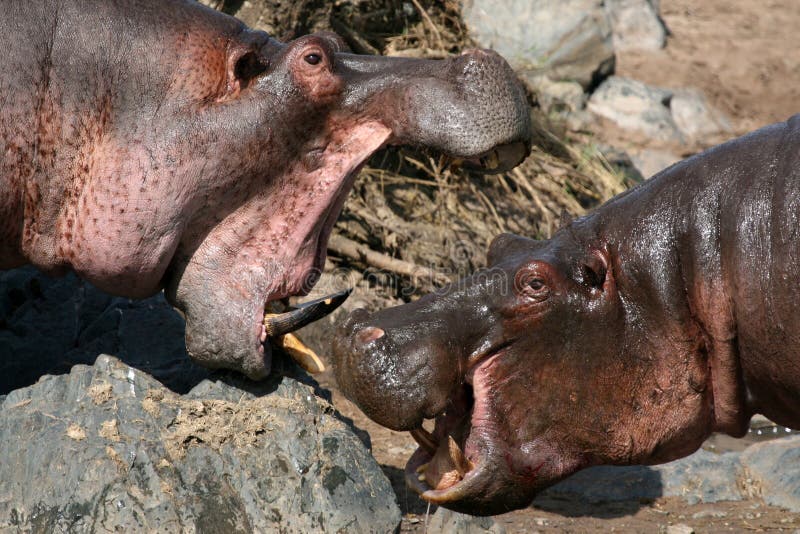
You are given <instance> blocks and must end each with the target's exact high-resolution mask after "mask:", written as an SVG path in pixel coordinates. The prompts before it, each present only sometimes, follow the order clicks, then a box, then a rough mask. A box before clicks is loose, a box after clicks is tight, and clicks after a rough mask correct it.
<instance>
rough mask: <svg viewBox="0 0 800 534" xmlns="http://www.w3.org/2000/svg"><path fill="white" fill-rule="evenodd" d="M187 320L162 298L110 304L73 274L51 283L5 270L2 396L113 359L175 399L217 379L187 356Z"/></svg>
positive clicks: (0, 291)
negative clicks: (105, 356)
mask: <svg viewBox="0 0 800 534" xmlns="http://www.w3.org/2000/svg"><path fill="white" fill-rule="evenodd" d="M183 331H184V323H183V320H182V319H181V317H180V316H179V315H178V314H177V313H176V312H175V311H174V310H173V309H172V306H170V305H169V303H167V301H166V300H165V299H164V296H163V295H161V294H159V295H156V296H154V297H151V298H149V299H145V300H138V301H134V300H129V299H125V298H120V297H112V296H110V295H108V294H106V293H103V292H102V291H100V290H98V289H96V288H94V287H93V286H92V285H90V284H88V283H86V282H84V281H82V280H79V279H78V278H77V277H75V276H74V275H73V274H69V275H67V276H65V277H63V278H57V279H56V278H50V277H48V276H45V275H44V274H42V273H40V272H39V271H37V270H36V269H34V268H32V267H24V268H21V269H16V270H12V271H0V394H6V393H9V392H10V391H13V390H15V389H19V388H22V387H26V386H29V385H31V384H34V383H35V382H36V381H37V380H39V378H40V377H41V376H43V375H47V374H50V375H58V374H65V373H68V372H69V371H70V369H71V368H72V366H73V365H75V364H79V363H82V364H87V365H91V364H92V363H94V360H95V358H97V356H98V355H99V354H114V355H115V356H117V357H118V358H119V359H121V360H122V361H124V362H125V363H126V364H128V365H130V366H132V367H135V368H137V369H140V370H141V371H144V372H146V373H148V374H149V375H151V376H153V377H155V378H156V379H157V380H158V381H160V382H161V383H162V384H164V385H165V386H166V387H168V388H169V389H171V390H172V391H174V392H176V393H185V392H187V391H189V390H190V389H192V388H193V387H194V386H195V385H197V384H198V383H200V382H201V381H202V380H203V379H205V378H209V377H210V376H211V372H210V371H208V370H206V369H203V368H201V367H199V366H197V365H194V364H193V363H192V362H191V361H190V360H189V357H188V355H187V354H186V347H185V344H184V341H183V336H184V334H183Z"/></svg>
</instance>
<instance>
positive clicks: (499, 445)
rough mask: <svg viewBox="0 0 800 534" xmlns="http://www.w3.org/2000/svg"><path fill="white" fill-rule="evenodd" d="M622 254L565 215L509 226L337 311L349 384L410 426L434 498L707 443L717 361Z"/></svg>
mask: <svg viewBox="0 0 800 534" xmlns="http://www.w3.org/2000/svg"><path fill="white" fill-rule="evenodd" d="M612 258H613V254H611V253H610V252H609V251H608V250H607V248H606V247H605V246H603V245H601V244H598V245H597V246H592V245H588V246H587V245H586V244H584V243H581V242H579V241H578V240H576V239H574V238H573V236H572V235H571V233H570V232H569V231H567V230H562V231H561V232H559V233H558V234H557V235H556V236H555V237H554V238H553V239H552V240H549V241H534V240H530V239H525V238H522V237H517V236H512V235H502V236H500V237H498V238H496V239H495V240H494V242H493V243H492V245H491V246H490V249H489V253H488V268H487V269H485V270H483V271H479V272H477V273H476V274H474V275H473V276H472V277H470V278H468V279H465V280H462V281H460V282H459V283H457V284H454V285H453V286H451V287H448V288H445V289H443V290H441V291H440V292H438V293H433V294H430V295H427V296H425V297H423V298H421V299H419V300H418V301H416V302H413V303H411V304H407V305H403V306H399V307H396V308H390V309H386V310H381V311H379V312H377V313H375V314H373V315H369V314H368V313H366V312H365V311H363V310H356V311H355V312H353V313H352V314H351V316H350V317H349V318H348V319H347V321H346V322H345V323H344V324H343V325H342V326H341V328H340V331H339V332H338V333H337V336H336V339H335V341H334V360H335V371H336V378H337V381H338V383H339V386H340V387H341V388H342V390H343V392H344V393H345V394H346V395H347V396H348V397H349V398H350V399H352V400H353V401H354V402H356V404H357V405H358V406H359V407H360V408H361V409H362V410H363V411H364V412H365V413H366V414H367V415H368V416H369V417H370V418H372V419H374V420H375V421H376V422H378V423H380V424H382V425H385V426H388V427H390V428H393V429H396V430H409V431H411V433H412V435H413V436H414V438H415V439H416V441H417V442H418V444H419V445H420V447H419V448H418V450H417V451H416V452H415V453H414V454H413V456H412V457H411V459H410V460H409V462H408V464H407V466H406V480H407V482H408V484H409V485H410V486H411V487H412V488H414V489H415V490H416V491H418V492H419V493H421V494H422V496H423V497H424V498H425V499H427V500H429V501H431V502H434V503H437V504H440V505H443V506H446V507H448V508H452V509H455V510H458V511H463V512H467V513H471V514H495V513H502V512H505V511H508V510H511V509H515V508H519V507H522V506H526V505H527V504H528V503H530V501H531V500H532V499H533V497H534V496H535V494H536V493H537V492H538V491H540V490H541V489H543V488H545V487H547V486H549V485H552V484H553V483H555V482H557V481H559V480H561V479H563V478H564V477H566V476H568V475H570V474H571V473H573V472H575V471H576V470H578V469H581V468H584V467H587V466H590V465H596V464H630V463H657V462H663V461H668V460H671V459H674V458H677V457H680V456H683V455H685V454H688V453H689V452H691V451H693V450H695V449H696V448H697V447H698V446H699V445H700V443H701V442H702V440H703V439H704V437H705V436H706V434H707V430H706V429H707V428H709V426H710V425H709V419H710V417H711V415H710V411H711V409H710V407H709V401H708V398H707V395H706V394H705V389H706V387H705V386H706V379H707V370H706V363H705V362H704V361H703V360H702V359H701V358H699V357H698V356H697V355H696V353H697V350H696V349H697V347H696V346H694V345H692V343H693V342H692V341H687V340H685V339H680V336H677V335H672V336H670V335H669V332H667V333H666V335H665V332H663V331H662V330H661V329H662V328H668V327H667V326H665V325H664V324H663V323H664V322H662V324H655V325H654V324H653V323H652V321H650V320H649V319H650V318H648V317H647V314H648V310H647V308H646V306H642V307H639V308H637V307H636V305H633V306H631V305H630V303H626V302H625V299H624V298H623V297H621V292H620V291H619V287H618V280H617V278H618V277H617V275H616V272H617V270H618V266H617V265H615V264H614V261H613V259H612ZM664 339H668V340H669V342H665V341H664ZM426 418H435V427H434V429H433V431H432V432H431V431H428V430H425V429H424V428H423V427H422V423H423V420H424V419H426Z"/></svg>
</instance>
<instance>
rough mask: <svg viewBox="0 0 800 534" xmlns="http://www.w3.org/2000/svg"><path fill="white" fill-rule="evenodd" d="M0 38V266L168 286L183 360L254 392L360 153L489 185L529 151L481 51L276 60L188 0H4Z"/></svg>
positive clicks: (296, 54) (328, 52)
mask: <svg viewBox="0 0 800 534" xmlns="http://www.w3.org/2000/svg"><path fill="white" fill-rule="evenodd" d="M0 35H2V37H3V39H2V42H3V51H2V54H0V269H10V268H13V267H16V266H19V265H23V264H25V263H32V264H34V265H36V266H37V267H39V268H40V269H42V270H44V271H45V272H48V273H53V274H59V273H63V272H65V271H67V270H70V269H71V270H74V271H75V272H77V273H78V274H79V275H80V276H82V277H83V278H85V279H86V280H88V281H90V282H91V283H93V284H95V285H96V286H98V287H100V288H101V289H103V290H106V291H108V292H111V293H114V294H117V295H124V296H129V297H145V296H148V295H151V294H153V293H155V292H157V291H159V290H160V289H161V288H165V289H166V294H167V298H168V299H169V300H170V301H171V302H172V303H173V304H174V305H175V306H176V307H177V308H179V309H180V310H182V312H183V313H184V314H185V317H186V344H187V347H188V350H189V352H190V354H191V355H192V357H193V358H194V359H195V360H196V361H198V362H199V363H202V364H203V365H206V366H209V367H228V368H233V369H238V370H240V371H242V372H244V373H246V374H247V375H249V376H250V377H253V378H259V377H263V376H265V375H266V374H268V373H269V370H270V349H269V345H267V348H266V349H265V348H264V345H263V344H262V341H263V340H264V339H265V337H266V334H267V331H266V330H269V329H265V328H264V326H263V325H262V319H263V317H264V313H265V309H267V310H268V311H269V310H270V309H271V308H270V303H272V302H274V301H277V300H279V299H282V298H284V297H287V296H289V295H295V294H302V293H304V292H306V291H307V290H308V289H309V288H310V286H311V284H313V282H314V280H315V275H316V273H317V272H318V270H319V268H320V267H321V266H322V265H323V260H324V258H325V250H326V243H327V239H328V235H329V233H330V231H331V227H332V225H333V223H334V220H335V219H336V217H337V215H338V214H339V212H340V210H341V207H342V203H343V202H344V199H345V196H346V195H347V192H348V191H349V189H350V186H351V183H352V180H353V178H354V176H355V175H356V173H357V170H358V169H359V167H360V166H361V164H362V163H363V162H364V161H365V160H366V159H367V158H368V157H369V156H370V155H371V154H372V153H374V152H375V151H376V150H378V149H379V148H381V147H383V146H386V145H388V144H413V145H423V146H427V147H431V148H434V149H437V150H440V151H442V152H444V153H446V154H448V155H451V156H454V157H459V158H465V159H466V160H468V161H471V162H473V165H474V166H475V167H478V168H484V167H486V166H488V167H489V169H487V170H491V171H498V170H502V169H506V168H509V167H512V166H514V165H516V164H517V163H519V162H520V161H521V160H522V158H523V157H524V156H525V155H526V154H527V152H528V148H529V144H530V124H529V115H528V113H529V110H528V106H527V102H526V98H525V95H524V92H523V90H522V88H521V86H520V85H519V83H518V82H517V80H516V78H515V76H514V74H513V72H512V71H511V69H510V68H509V67H508V65H507V64H506V62H505V61H504V60H503V59H501V58H500V57H498V56H497V55H495V54H493V53H490V52H484V51H471V52H467V53H465V54H464V55H462V56H460V57H456V58H452V59H449V60H444V61H421V60H409V59H387V58H381V57H364V56H355V55H352V54H349V53H347V52H346V51H345V50H344V46H343V44H342V42H341V41H340V40H338V38H336V37H335V36H332V35H311V36H307V37H303V38H300V39H297V40H296V41H293V42H291V43H288V44H283V43H279V42H277V41H275V40H273V39H271V38H270V37H269V36H267V35H266V34H265V33H263V32H258V31H252V30H249V29H248V28H247V27H245V26H244V25H243V24H242V23H241V22H239V21H237V20H236V19H234V18H232V17H229V16H226V15H223V14H221V13H218V12H216V11H213V10H211V9H208V8H206V7H203V6H202V5H200V4H197V3H195V2H191V1H186V0H170V1H164V0H37V1H31V0H6V1H4V2H3V7H2V17H0ZM307 319H308V318H305V319H304V320H307ZM295 322H296V321H295ZM277 323H281V321H280V320H278V321H277ZM283 323H292V321H283ZM281 324H282V323H281ZM279 326H280V324H279ZM283 326H285V325H283ZM294 326H296V324H295V325H294ZM273 330H274V329H273ZM270 333H271V334H273V335H275V336H280V335H281V334H282V333H283V331H270Z"/></svg>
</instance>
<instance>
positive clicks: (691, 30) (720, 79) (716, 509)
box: [322, 0, 800, 533]
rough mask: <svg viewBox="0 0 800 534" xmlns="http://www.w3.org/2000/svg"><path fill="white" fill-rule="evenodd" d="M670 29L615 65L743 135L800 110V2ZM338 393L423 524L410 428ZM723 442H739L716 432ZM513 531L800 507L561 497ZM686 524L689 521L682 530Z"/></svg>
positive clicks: (732, 10)
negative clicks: (693, 98) (662, 44)
mask: <svg viewBox="0 0 800 534" xmlns="http://www.w3.org/2000/svg"><path fill="white" fill-rule="evenodd" d="M661 14H662V17H663V19H664V21H665V23H666V25H667V27H668V28H669V30H670V32H671V35H670V37H669V40H668V44H667V47H666V48H665V49H664V50H663V51H659V52H650V53H639V52H627V53H625V54H624V55H622V56H620V57H618V63H617V74H619V75H622V76H628V77H631V78H635V79H638V80H641V81H643V82H645V83H648V84H653V85H657V86H662V87H671V88H677V87H696V88H698V89H701V90H702V91H703V92H704V93H705V94H706V96H707V98H708V99H709V101H710V102H711V103H712V104H713V105H714V106H715V107H717V108H718V109H719V110H721V111H723V112H725V113H727V114H728V116H729V117H730V118H731V121H732V124H733V128H734V133H735V135H740V134H742V133H745V132H747V131H750V130H753V129H756V128H759V127H761V126H764V125H766V124H770V123H772V122H776V121H780V120H784V119H786V118H787V117H789V116H791V115H792V114H794V113H797V112H800V54H799V53H798V51H800V31H798V28H800V4H799V3H798V0H768V1H765V2H756V1H753V0H704V1H703V2H697V1H694V0H662V1H661ZM322 382H323V385H325V386H327V387H330V388H331V389H332V391H333V394H334V403H335V405H336V406H337V408H338V409H339V410H340V411H341V412H342V413H344V414H345V415H347V416H349V417H352V418H353V419H354V421H355V423H356V425H357V426H359V427H360V428H363V429H365V430H366V431H367V432H369V434H370V436H371V438H372V446H373V454H374V456H375V458H376V459H377V460H378V462H379V463H380V464H381V465H382V466H383V469H384V471H385V472H386V474H387V475H388V476H389V478H390V479H391V481H392V484H393V486H394V488H395V491H396V493H397V496H398V504H399V505H400V507H401V509H402V510H403V513H404V518H403V524H402V526H401V531H402V532H424V531H425V530H426V528H425V525H426V523H425V522H426V513H431V514H432V513H433V512H434V511H435V507H432V508H431V509H430V510H428V506H427V504H426V503H425V502H424V501H422V500H421V499H419V497H418V496H417V495H416V494H415V493H413V492H412V491H410V490H408V489H407V488H406V487H405V484H404V482H403V477H402V472H403V467H404V465H405V462H406V460H407V459H408V457H409V456H410V455H411V453H412V452H413V451H414V449H415V448H416V444H415V443H414V441H413V440H412V439H411V437H410V436H409V434H407V433H401V432H393V431H391V430H388V429H385V428H382V427H380V426H378V425H376V424H374V423H372V422H371V421H369V420H368V419H366V418H365V417H364V416H363V415H362V414H361V413H360V411H359V410H358V409H357V408H356V407H355V406H354V405H353V404H351V403H350V402H349V401H347V400H346V399H344V398H343V397H342V396H341V395H340V394H338V391H337V390H336V388H335V385H334V384H333V381H332V378H331V377H330V376H329V375H328V374H326V375H324V376H323V378H322ZM715 439H716V443H717V449H720V448H721V449H728V450H730V449H735V448H740V447H741V446H742V443H741V442H739V443H737V442H736V441H735V440H732V439H720V437H717V438H715ZM495 520H496V521H497V522H498V523H499V524H500V525H502V526H503V527H504V528H505V529H506V531H507V532H509V533H511V532H611V531H616V532H667V529H668V527H670V526H673V528H675V529H677V528H678V527H679V526H681V525H682V526H686V527H687V528H686V529H685V530H683V531H682V532H689V531H691V530H693V531H695V532H698V533H700V532H744V531H788V532H795V531H797V530H798V529H800V514H796V513H789V512H787V511H785V510H781V509H778V508H775V507H770V506H766V505H765V504H764V503H763V502H761V501H756V500H753V501H746V502H732V503H717V504H700V505H693V506H690V505H687V504H686V503H685V502H684V501H682V500H680V499H676V498H664V499H658V500H656V501H655V502H644V503H640V502H623V503H618V504H613V505H605V506H588V505H586V504H584V503H581V502H570V501H560V502H552V503H546V504H540V505H539V506H538V507H530V508H527V509H525V510H520V511H516V512H511V513H508V514H505V515H502V516H498V517H496V518H495ZM676 531H678V532H681V530H676Z"/></svg>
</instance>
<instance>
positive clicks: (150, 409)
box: [0, 356, 400, 533]
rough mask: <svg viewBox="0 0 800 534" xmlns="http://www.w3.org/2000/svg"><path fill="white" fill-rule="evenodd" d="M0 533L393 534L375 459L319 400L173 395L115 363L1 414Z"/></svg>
mask: <svg viewBox="0 0 800 534" xmlns="http://www.w3.org/2000/svg"><path fill="white" fill-rule="evenodd" d="M0 457H2V458H3V461H2V462H0V495H3V498H2V499H0V530H4V529H12V528H15V529H17V530H19V531H23V532H30V531H33V532H55V531H59V532H60V531H67V530H68V531H69V532H97V531H108V532H113V531H119V532H154V531H160V532H185V531H193V532H242V533H243V532H267V531H270V532H272V531H282V532H345V531H346V532H391V531H393V530H395V529H396V528H397V525H398V524H399V522H400V511H399V509H398V508H397V505H396V504H395V498H394V494H393V492H392V489H391V486H390V485H389V482H388V480H387V479H386V478H385V476H384V475H383V473H382V472H381V470H380V468H379V467H378V465H377V464H376V463H375V460H374V459H373V458H372V457H371V456H370V454H369V452H368V451H367V450H366V448H365V447H364V446H363V445H362V443H361V442H360V441H359V440H358V438H357V437H356V436H355V434H354V433H353V432H352V431H351V430H350V429H349V428H348V426H347V425H346V424H345V423H343V422H342V421H341V420H340V419H339V418H338V417H337V415H336V413H335V412H334V410H333V408H332V407H331V405H330V404H328V403H327V402H326V401H324V400H322V399H320V398H318V397H316V396H315V395H314V392H313V390H312V389H311V388H310V387H309V386H306V385H303V384H300V383H299V382H297V381H295V380H292V379H290V378H286V377H273V378H271V379H270V380H268V381H266V382H263V383H260V384H258V385H257V386H256V385H254V384H252V383H248V382H244V381H241V382H237V380H235V379H232V380H230V381H228V382H223V381H216V382H212V381H208V380H205V381H203V382H201V383H200V384H198V385H197V386H196V387H195V388H194V389H193V390H192V391H190V392H189V393H188V394H187V395H178V394H176V393H174V392H172V391H170V390H169V389H167V388H165V387H164V386H163V385H162V384H160V383H159V382H158V381H156V380H154V379H153V378H151V377H150V376H149V375H147V374H145V373H142V372H141V371H138V370H136V369H134V368H132V367H129V366H127V365H125V364H123V363H122V362H120V361H119V360H117V359H116V358H113V357H111V356H100V357H99V358H98V359H97V361H96V362H95V364H94V366H91V367H90V366H85V365H77V366H75V367H73V369H72V371H71V372H70V374H69V375H60V376H46V377H44V378H42V379H41V380H40V381H39V382H38V383H36V384H35V385H33V386H31V387H27V388H23V389H18V390H15V391H13V392H11V393H10V394H8V395H7V396H6V397H5V398H4V399H2V404H1V405H0Z"/></svg>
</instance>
